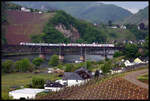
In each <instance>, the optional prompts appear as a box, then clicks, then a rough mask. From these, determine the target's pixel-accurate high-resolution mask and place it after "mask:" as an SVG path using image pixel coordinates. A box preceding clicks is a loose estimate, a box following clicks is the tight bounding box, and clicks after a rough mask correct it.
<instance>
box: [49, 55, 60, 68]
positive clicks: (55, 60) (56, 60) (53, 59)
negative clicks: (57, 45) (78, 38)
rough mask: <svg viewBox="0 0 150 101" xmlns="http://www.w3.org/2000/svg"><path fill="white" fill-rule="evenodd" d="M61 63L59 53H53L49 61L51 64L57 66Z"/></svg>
mask: <svg viewBox="0 0 150 101" xmlns="http://www.w3.org/2000/svg"><path fill="white" fill-rule="evenodd" d="M58 64H59V57H58V55H53V56H52V57H51V59H50V60H49V62H48V65H49V66H57V65H58Z"/></svg>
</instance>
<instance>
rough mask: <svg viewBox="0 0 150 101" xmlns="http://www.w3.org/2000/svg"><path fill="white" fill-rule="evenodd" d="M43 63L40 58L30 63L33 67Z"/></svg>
mask: <svg viewBox="0 0 150 101" xmlns="http://www.w3.org/2000/svg"><path fill="white" fill-rule="evenodd" d="M43 62H44V60H43V59H42V58H40V57H37V58H34V59H33V60H32V63H33V64H34V65H36V66H40V65H41V63H43Z"/></svg>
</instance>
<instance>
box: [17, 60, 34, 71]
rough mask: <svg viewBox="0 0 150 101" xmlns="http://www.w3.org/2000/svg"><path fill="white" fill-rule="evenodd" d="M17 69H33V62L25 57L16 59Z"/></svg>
mask: <svg viewBox="0 0 150 101" xmlns="http://www.w3.org/2000/svg"><path fill="white" fill-rule="evenodd" d="M15 67H16V71H18V72H26V71H27V70H30V69H31V67H32V66H31V64H30V61H29V59H27V58H25V59H22V60H19V61H16V63H15Z"/></svg>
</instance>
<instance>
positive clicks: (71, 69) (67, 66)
mask: <svg viewBox="0 0 150 101" xmlns="http://www.w3.org/2000/svg"><path fill="white" fill-rule="evenodd" d="M65 66H66V68H65V72H72V71H73V65H72V64H66V65H65Z"/></svg>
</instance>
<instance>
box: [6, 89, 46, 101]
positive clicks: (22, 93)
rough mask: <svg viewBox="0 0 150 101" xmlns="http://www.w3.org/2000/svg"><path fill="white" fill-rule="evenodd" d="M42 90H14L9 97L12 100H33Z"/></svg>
mask: <svg viewBox="0 0 150 101" xmlns="http://www.w3.org/2000/svg"><path fill="white" fill-rule="evenodd" d="M43 91H44V89H33V88H24V89H19V90H14V91H10V92H9V96H12V97H13V99H21V98H25V99H34V98H35V96H36V94H37V93H40V92H43Z"/></svg>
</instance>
